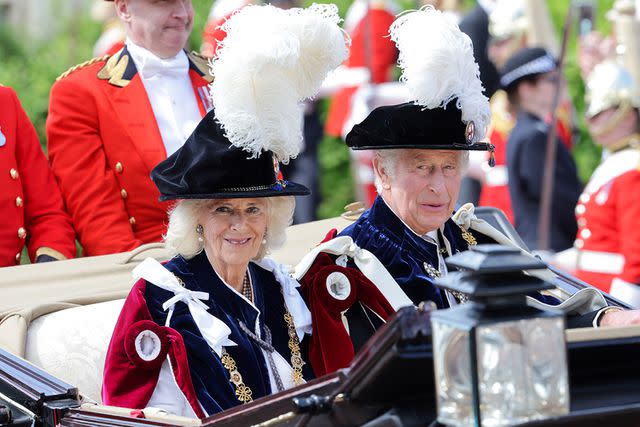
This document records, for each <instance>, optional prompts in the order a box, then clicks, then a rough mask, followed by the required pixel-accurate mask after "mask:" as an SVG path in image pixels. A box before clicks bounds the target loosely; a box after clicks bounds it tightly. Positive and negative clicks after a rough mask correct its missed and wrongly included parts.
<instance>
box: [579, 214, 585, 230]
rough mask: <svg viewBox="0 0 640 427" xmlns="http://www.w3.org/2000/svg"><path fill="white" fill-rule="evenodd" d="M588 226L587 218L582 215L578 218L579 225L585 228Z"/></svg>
mask: <svg viewBox="0 0 640 427" xmlns="http://www.w3.org/2000/svg"><path fill="white" fill-rule="evenodd" d="M586 226H587V218H585V217H583V216H581V217H580V218H578V227H580V228H583V227H586Z"/></svg>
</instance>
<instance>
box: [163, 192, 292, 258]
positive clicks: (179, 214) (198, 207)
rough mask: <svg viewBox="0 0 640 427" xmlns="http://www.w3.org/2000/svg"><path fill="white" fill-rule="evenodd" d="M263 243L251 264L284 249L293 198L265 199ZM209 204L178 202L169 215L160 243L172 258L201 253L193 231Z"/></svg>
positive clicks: (187, 256)
mask: <svg viewBox="0 0 640 427" xmlns="http://www.w3.org/2000/svg"><path fill="white" fill-rule="evenodd" d="M266 200H267V234H266V236H265V240H266V241H267V243H265V244H264V245H261V246H260V250H259V251H258V254H257V255H256V257H255V258H254V260H256V261H257V260H260V259H262V258H264V257H265V256H266V255H268V254H269V253H270V251H271V250H272V249H277V248H279V247H281V246H282V245H284V243H285V241H286V239H287V237H286V234H285V230H286V228H287V227H288V226H289V225H291V223H292V221H293V211H294V209H295V207H296V202H295V199H294V197H293V196H283V197H267V198H266ZM210 202H211V200H200V199H198V200H180V201H178V203H177V204H176V205H175V206H174V207H173V208H172V209H171V210H170V211H169V227H168V228H167V233H166V234H165V235H164V242H165V245H166V247H167V249H169V251H170V252H171V254H172V255H181V256H182V257H183V258H186V259H190V258H193V257H194V256H196V255H198V254H199V253H200V252H202V250H203V249H204V242H201V241H199V240H198V237H200V236H199V234H198V232H197V231H196V227H197V226H198V217H199V215H200V213H201V212H202V210H203V209H206V207H207V206H208V204H209V203H210Z"/></svg>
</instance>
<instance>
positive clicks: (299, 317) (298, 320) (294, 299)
mask: <svg viewBox="0 0 640 427" xmlns="http://www.w3.org/2000/svg"><path fill="white" fill-rule="evenodd" d="M257 264H258V265H259V266H260V267H262V268H264V269H265V270H268V271H270V272H271V273H273V276H274V277H275V278H276V280H277V281H278V283H280V285H281V286H282V295H283V296H284V303H285V305H286V306H287V310H289V313H290V314H291V317H293V324H294V325H295V327H296V333H297V334H298V339H299V340H301V341H302V337H304V334H305V333H307V334H311V312H310V311H309V308H308V307H307V304H305V302H304V300H303V299H302V296H300V292H298V289H297V288H299V287H300V283H298V281H297V280H295V279H294V278H293V277H291V274H290V273H291V266H289V265H283V264H279V263H277V262H275V261H274V260H272V259H269V258H263V259H262V260H260V261H259V262H258V263H257Z"/></svg>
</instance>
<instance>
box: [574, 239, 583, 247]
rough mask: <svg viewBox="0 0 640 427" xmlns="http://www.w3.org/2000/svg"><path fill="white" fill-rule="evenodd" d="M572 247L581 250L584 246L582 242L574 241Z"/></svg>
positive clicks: (579, 240) (580, 240)
mask: <svg viewBox="0 0 640 427" xmlns="http://www.w3.org/2000/svg"><path fill="white" fill-rule="evenodd" d="M573 246H575V247H576V248H578V249H582V247H583V246H584V240H582V239H576V241H575V242H573Z"/></svg>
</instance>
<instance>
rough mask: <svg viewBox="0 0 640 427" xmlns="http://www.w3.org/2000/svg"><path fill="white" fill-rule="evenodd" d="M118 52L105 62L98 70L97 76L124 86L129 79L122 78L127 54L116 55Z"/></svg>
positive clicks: (125, 67)
mask: <svg viewBox="0 0 640 427" xmlns="http://www.w3.org/2000/svg"><path fill="white" fill-rule="evenodd" d="M119 55H120V53H116V54H115V55H113V56H112V57H111V58H109V60H108V61H107V63H106V64H105V65H104V67H102V68H101V69H100V71H98V74H97V77H98V78H99V79H100V80H109V83H111V84H112V85H114V86H118V87H125V86H127V85H128V84H129V82H130V81H131V80H127V79H124V78H123V77H122V76H124V72H125V71H126V69H127V65H129V56H128V55H122V56H121V57H118V56H119Z"/></svg>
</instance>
